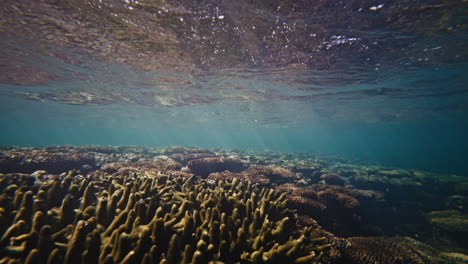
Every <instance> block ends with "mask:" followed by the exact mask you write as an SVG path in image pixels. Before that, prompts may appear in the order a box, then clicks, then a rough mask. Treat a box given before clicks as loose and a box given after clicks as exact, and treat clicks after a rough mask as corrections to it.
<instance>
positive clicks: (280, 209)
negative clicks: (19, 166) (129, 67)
mask: <svg viewBox="0 0 468 264" xmlns="http://www.w3.org/2000/svg"><path fill="white" fill-rule="evenodd" d="M18 177H19V176H18V175H14V174H9V175H4V176H2V181H4V182H5V183H7V184H3V185H2V186H3V188H2V194H5V195H6V196H8V197H10V199H9V200H8V199H7V200H5V201H4V203H6V204H7V206H8V207H11V208H13V209H14V210H13V211H12V212H11V213H10V214H4V212H5V210H4V209H3V211H2V212H3V213H2V215H1V217H2V218H1V221H2V222H5V223H8V226H9V227H8V228H7V229H6V230H4V232H3V234H2V236H1V239H0V243H1V252H0V254H1V256H2V257H3V259H1V260H0V263H7V262H8V263H10V261H11V262H12V263H15V262H25V263H67V264H68V263H169V264H170V263H192V264H195V263H208V262H209V261H217V262H216V263H288V262H291V263H315V262H318V261H319V260H323V259H324V257H325V256H326V252H327V250H329V249H330V248H332V247H333V244H330V243H326V242H325V241H324V239H322V238H320V237H315V236H314V235H313V234H314V228H312V227H309V228H305V229H303V228H299V226H298V225H297V218H296V215H295V214H294V212H293V211H291V210H290V209H288V208H287V206H286V196H285V195H284V194H280V193H278V192H276V191H274V190H272V189H268V188H262V189H260V188H259V187H257V186H256V185H252V184H251V183H249V182H241V181H239V180H237V179H235V180H233V181H221V180H217V181H210V180H201V181H195V179H194V178H190V179H186V178H171V177H168V176H165V175H159V176H152V177H136V176H129V175H126V176H113V177H110V176H103V175H100V176H97V175H94V176H92V177H91V178H85V177H82V176H79V175H74V173H73V172H70V173H69V174H67V175H65V174H63V175H61V176H54V177H50V179H49V180H47V181H43V182H41V183H39V182H38V181H35V182H29V184H27V183H26V182H24V183H23V184H21V185H20V186H19V187H18V186H17V187H16V188H10V187H7V186H12V185H11V184H13V183H19V182H18ZM60 201H62V202H61V203H60Z"/></svg>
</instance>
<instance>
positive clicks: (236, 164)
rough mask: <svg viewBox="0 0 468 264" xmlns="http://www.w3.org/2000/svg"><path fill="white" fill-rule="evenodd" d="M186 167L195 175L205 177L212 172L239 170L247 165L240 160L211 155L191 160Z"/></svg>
mask: <svg viewBox="0 0 468 264" xmlns="http://www.w3.org/2000/svg"><path fill="white" fill-rule="evenodd" d="M187 166H188V168H189V169H190V171H191V172H192V173H194V174H195V175H200V176H202V177H207V176H208V175H209V174H210V173H213V172H222V171H230V172H241V171H243V170H245V168H246V167H247V166H246V165H245V163H244V162H243V161H242V160H239V159H235V158H227V157H211V158H201V159H196V160H191V161H189V162H188V164H187Z"/></svg>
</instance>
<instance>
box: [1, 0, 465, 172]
mask: <svg viewBox="0 0 468 264" xmlns="http://www.w3.org/2000/svg"><path fill="white" fill-rule="evenodd" d="M0 6H1V11H0V67H1V68H0V69H1V75H0V122H1V124H2V126H1V130H0V144H5V145H51V144H74V145H86V144H97V145H144V146H167V145H188V146H200V147H229V148H240V149H253V150H255V149H273V150H283V151H313V152H321V153H332V154H338V155H341V156H343V157H347V158H350V159H358V160H365V161H370V162H377V163H381V164H384V165H389V166H400V167H405V168H419V169H426V170H433V171H437V172H444V173H455V174H462V175H468V162H467V160H468V141H467V139H466V138H467V137H466V135H468V85H467V83H468V77H467V76H468V63H467V62H468V60H467V55H468V50H467V48H466V42H467V41H466V40H467V26H466V25H467V23H466V22H467V21H466V20H467V19H466V13H467V4H466V1H462V0H459V1H404V0H401V1H321V2H319V3H315V2H308V1H286V0H284V1H283V0H277V1H266V0H264V1H247V0H242V1H221V0H220V1H201V2H197V3H195V2H193V1H156V0H153V1H106V0H102V1H99V0H96V1H59V0H55V1H40V2H39V1H2V3H1V4H0Z"/></svg>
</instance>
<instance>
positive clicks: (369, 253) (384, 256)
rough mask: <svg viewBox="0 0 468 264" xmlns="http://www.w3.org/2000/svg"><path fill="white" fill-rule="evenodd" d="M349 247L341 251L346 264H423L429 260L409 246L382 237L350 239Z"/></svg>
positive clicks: (396, 240)
mask: <svg viewBox="0 0 468 264" xmlns="http://www.w3.org/2000/svg"><path fill="white" fill-rule="evenodd" d="M347 240H348V241H349V242H350V243H351V245H350V246H349V247H346V248H344V249H343V250H342V252H343V254H344V256H345V258H346V259H347V260H348V262H347V263H359V264H373V263H386V264H403V263H404V264H423V263H429V258H428V256H426V255H425V254H424V253H422V252H421V251H419V250H417V249H416V248H415V247H413V246H411V245H410V244H407V243H404V242H402V241H400V240H398V239H392V238H383V237H351V238H348V239H347Z"/></svg>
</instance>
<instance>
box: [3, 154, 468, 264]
mask: <svg viewBox="0 0 468 264" xmlns="http://www.w3.org/2000/svg"><path fill="white" fill-rule="evenodd" d="M0 190H1V195H0V236H1V240H0V263H169V264H175V263H192V264H195V263H369V264H370V263H402V264H403V263H468V256H466V255H464V254H468V250H467V248H468V239H467V237H468V198H467V197H468V178H467V177H460V176H455V175H441V174H434V173H429V172H424V171H419V170H404V169H395V168H385V167H381V166H376V165H369V164H357V163H356V162H350V161H346V160H344V159H337V158H330V157H326V156H319V155H315V154H299V153H281V152H243V151H237V150H207V149H199V148H187V147H170V148H164V149H156V148H143V147H98V146H85V147H72V146H51V147H45V148H33V147H5V146H4V147H2V148H1V152H0Z"/></svg>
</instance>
